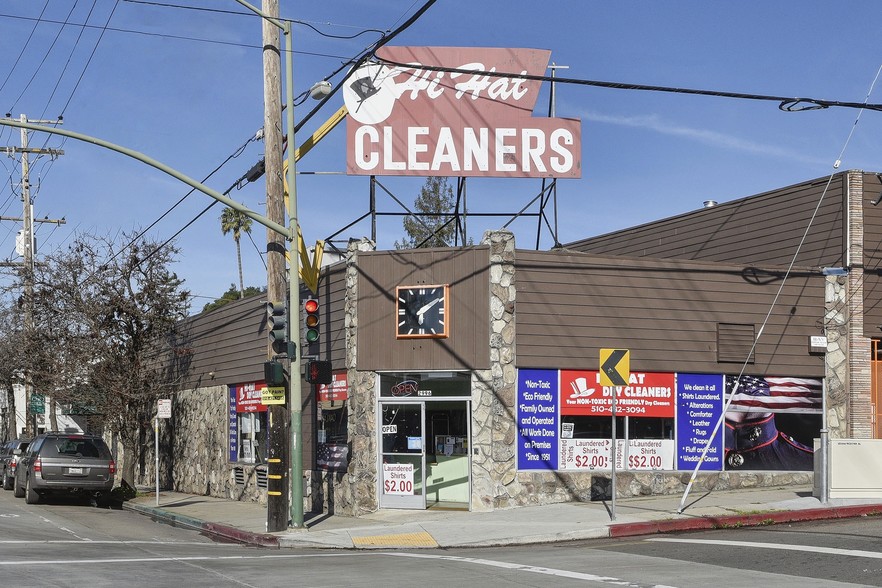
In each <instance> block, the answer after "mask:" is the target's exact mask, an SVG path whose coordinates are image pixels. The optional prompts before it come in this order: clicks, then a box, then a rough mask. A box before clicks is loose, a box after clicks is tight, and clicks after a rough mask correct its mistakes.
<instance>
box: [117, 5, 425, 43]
mask: <svg viewBox="0 0 882 588" xmlns="http://www.w3.org/2000/svg"><path fill="white" fill-rule="evenodd" d="M125 2H127V3H129V4H144V5H147V6H158V7H161V8H179V9H182V10H195V11H199V12H214V13H217V14H231V15H234V16H248V17H251V18H260V15H258V14H255V13H254V12H246V11H244V10H225V9H220V8H205V7H204V6H186V5H183V4H170V3H167V2H148V1H146V0H125ZM415 3H416V2H414V4H415ZM288 22H290V23H293V24H298V25H302V26H305V27H308V28H310V29H312V30H313V31H315V32H316V33H317V34H319V35H321V36H322V37H327V38H329V39H355V38H356V37H360V36H361V35H364V34H365V33H370V32H376V33H380V34H382V33H383V32H384V31H381V30H379V29H369V28H363V27H358V29H359V32H357V33H355V34H354V35H332V34H330V33H325V32H323V31H321V30H319V29H318V28H317V27H316V26H314V25H313V24H312V23H310V22H309V21H305V20H299V19H297V20H289V21H288ZM328 24H330V23H328ZM338 26H342V25H338ZM353 26H354V25H353Z"/></svg>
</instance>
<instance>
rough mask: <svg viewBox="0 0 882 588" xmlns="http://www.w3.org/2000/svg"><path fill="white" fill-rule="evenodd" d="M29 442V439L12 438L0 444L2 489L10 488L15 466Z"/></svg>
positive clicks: (0, 480) (0, 479)
mask: <svg viewBox="0 0 882 588" xmlns="http://www.w3.org/2000/svg"><path fill="white" fill-rule="evenodd" d="M30 442H31V440H30V439H13V440H12V441H7V442H6V443H4V444H3V445H2V446H0V482H2V483H3V489H4V490H12V482H13V479H14V477H15V467H16V466H17V465H18V460H19V458H20V456H21V454H23V453H24V452H25V450H26V449H27V448H28V444H29V443H30Z"/></svg>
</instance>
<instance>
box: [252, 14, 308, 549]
mask: <svg viewBox="0 0 882 588" xmlns="http://www.w3.org/2000/svg"><path fill="white" fill-rule="evenodd" d="M261 10H262V11H263V13H264V14H265V15H267V16H270V17H275V18H278V16H279V0H262V5H261ZM261 21H262V22H263V113H264V119H263V120H264V122H263V141H264V146H265V151H266V152H265V155H264V161H265V165H266V174H265V177H266V217H267V218H268V219H269V220H271V221H275V222H277V223H279V224H281V225H284V224H285V200H284V184H283V181H282V174H283V171H282V151H283V148H282V76H281V50H280V43H279V28H278V27H277V26H276V25H275V24H273V23H272V22H270V21H269V20H267V19H266V18H263V19H261ZM288 148H289V149H290V148H291V146H290V145H289V146H288ZM266 237H267V238H266V241H267V244H266V270H267V284H266V295H267V300H268V301H269V302H273V303H283V301H285V300H288V294H287V284H288V280H287V276H286V273H285V271H286V270H285V239H284V237H283V236H282V235H280V234H278V233H276V232H275V231H273V230H270V229H267V232H266ZM299 316H300V311H299V309H296V308H291V309H289V312H288V320H292V321H293V320H298V318H299ZM273 354H274V352H273V348H272V345H271V344H268V356H269V359H273ZM289 365H290V364H289ZM289 372H290V369H289ZM291 377H298V378H299V377H300V374H290V373H289V378H288V388H289V389H290V378H291ZM288 427H289V422H288V409H287V406H286V405H284V404H271V405H270V406H269V425H268V430H269V448H268V449H269V451H268V452H267V478H268V479H267V501H266V502H267V508H266V530H267V531H270V532H273V531H283V530H285V529H287V528H288V515H289V503H288V499H289V495H290V486H289V484H291V483H302V482H301V481H300V480H290V479H289V475H288V474H289V472H290V468H289V467H288V462H289V459H290V458H289V451H288V448H289V445H288V440H289V438H288Z"/></svg>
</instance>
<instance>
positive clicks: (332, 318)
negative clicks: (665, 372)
mask: <svg viewBox="0 0 882 588" xmlns="http://www.w3.org/2000/svg"><path fill="white" fill-rule="evenodd" d="M318 289H319V291H318V301H319V304H320V305H321V306H320V307H319V308H320V316H321V328H320V339H319V359H328V360H331V363H332V364H333V368H334V370H335V371H336V370H342V369H345V368H346V328H345V325H346V312H345V310H346V309H345V303H346V263H345V262H339V263H336V264H334V265H332V266H328V267H326V268H323V269H322V276H321V281H320V282H319V288H318ZM306 295H310V294H309V293H307V294H306Z"/></svg>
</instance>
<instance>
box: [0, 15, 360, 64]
mask: <svg viewBox="0 0 882 588" xmlns="http://www.w3.org/2000/svg"><path fill="white" fill-rule="evenodd" d="M0 18H10V19H16V20H25V21H32V20H33V21H36V20H38V19H36V18H34V17H28V16H18V15H15V14H0ZM39 22H44V23H50V24H61V22H62V21H56V20H49V19H39ZM76 26H80V27H83V28H87V29H105V28H106V30H107V31H109V32H111V33H126V34H131V35H143V36H145V37H160V38H163V39H173V40H178V41H193V42H196V43H207V44H211V45H224V46H228V47H241V48H244V49H262V48H263V45H255V44H254V43H236V42H233V41H219V40H217V39H204V38H200V37H188V36H186V35H172V34H168V33H151V32H148V31H139V30H135V29H123V28H117V27H102V26H100V25H89V24H77V25H76ZM293 53H294V54H295V55H303V56H308V57H324V58H328V59H345V57H344V56H342V55H333V54H329V53H319V52H316V51H302V50H294V51H293Z"/></svg>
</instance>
